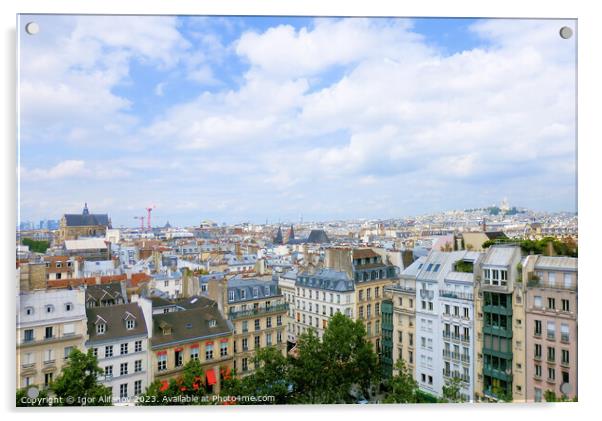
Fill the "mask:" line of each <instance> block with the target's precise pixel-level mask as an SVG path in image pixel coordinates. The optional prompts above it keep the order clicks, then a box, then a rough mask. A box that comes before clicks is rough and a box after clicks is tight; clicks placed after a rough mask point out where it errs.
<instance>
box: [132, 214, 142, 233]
mask: <svg viewBox="0 0 602 421" xmlns="http://www.w3.org/2000/svg"><path fill="white" fill-rule="evenodd" d="M134 219H140V231H144V216H134Z"/></svg>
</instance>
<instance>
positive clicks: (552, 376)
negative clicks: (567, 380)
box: [548, 367, 556, 381]
mask: <svg viewBox="0 0 602 421" xmlns="http://www.w3.org/2000/svg"><path fill="white" fill-rule="evenodd" d="M548 380H552V381H553V380H556V370H554V368H553V367H548Z"/></svg>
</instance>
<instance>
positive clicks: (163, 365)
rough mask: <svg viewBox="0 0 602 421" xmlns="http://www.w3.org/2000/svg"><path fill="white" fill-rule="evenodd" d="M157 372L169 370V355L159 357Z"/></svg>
mask: <svg viewBox="0 0 602 421" xmlns="http://www.w3.org/2000/svg"><path fill="white" fill-rule="evenodd" d="M157 370H158V371H164V370H167V354H161V355H159V356H158V357H157Z"/></svg>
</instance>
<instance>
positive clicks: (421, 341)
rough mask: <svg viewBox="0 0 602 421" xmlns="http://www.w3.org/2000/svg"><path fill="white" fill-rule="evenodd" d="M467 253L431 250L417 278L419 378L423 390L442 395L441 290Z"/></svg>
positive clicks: (417, 369)
mask: <svg viewBox="0 0 602 421" xmlns="http://www.w3.org/2000/svg"><path fill="white" fill-rule="evenodd" d="M464 254H465V252H463V251H461V252H450V253H445V252H439V251H431V252H430V253H429V254H428V256H426V259H425V261H424V263H423V264H422V266H421V267H420V268H419V271H418V274H417V276H416V372H415V376H416V377H415V378H416V381H417V382H418V386H419V387H420V389H422V390H423V391H425V392H427V393H430V394H432V395H435V396H441V395H442V388H443V385H444V384H445V383H444V380H443V369H444V364H443V358H442V356H443V343H442V340H441V339H442V325H441V317H440V314H441V312H442V310H441V302H440V295H439V294H440V292H439V291H440V290H441V289H442V287H443V285H444V281H443V280H444V277H445V275H446V274H447V273H448V272H449V270H450V266H451V263H452V262H454V261H456V260H459V259H460V258H461V257H462V256H463V255H464Z"/></svg>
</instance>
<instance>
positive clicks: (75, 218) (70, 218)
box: [65, 213, 109, 227]
mask: <svg viewBox="0 0 602 421" xmlns="http://www.w3.org/2000/svg"><path fill="white" fill-rule="evenodd" d="M65 223H66V224H67V226H68V227H82V226H91V225H105V226H108V225H109V215H108V214H106V213H103V214H94V213H90V214H87V215H85V214H65Z"/></svg>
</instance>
